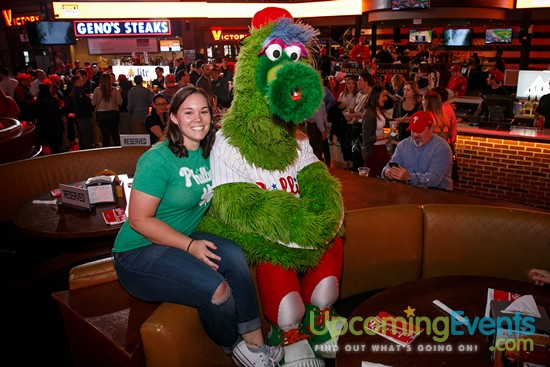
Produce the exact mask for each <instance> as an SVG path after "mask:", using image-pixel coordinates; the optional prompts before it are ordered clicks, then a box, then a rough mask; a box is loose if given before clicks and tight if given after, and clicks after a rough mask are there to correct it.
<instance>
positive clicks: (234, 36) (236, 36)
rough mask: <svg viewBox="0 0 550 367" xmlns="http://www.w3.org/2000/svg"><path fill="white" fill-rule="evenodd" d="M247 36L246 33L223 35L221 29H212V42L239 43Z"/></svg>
mask: <svg viewBox="0 0 550 367" xmlns="http://www.w3.org/2000/svg"><path fill="white" fill-rule="evenodd" d="M246 36H248V34H247V33H223V32H222V30H221V29H213V30H212V37H214V41H220V40H221V41H239V40H242V39H243V38H245V37H246Z"/></svg>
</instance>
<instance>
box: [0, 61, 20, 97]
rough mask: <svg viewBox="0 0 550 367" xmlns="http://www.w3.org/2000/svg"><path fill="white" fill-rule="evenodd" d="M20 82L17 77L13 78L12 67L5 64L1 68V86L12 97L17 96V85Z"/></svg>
mask: <svg viewBox="0 0 550 367" xmlns="http://www.w3.org/2000/svg"><path fill="white" fill-rule="evenodd" d="M18 84H19V82H18V81H17V79H14V78H12V76H11V73H10V69H8V68H7V67H5V66H4V67H1V68H0V88H2V89H3V90H4V92H6V94H7V95H8V96H10V97H11V98H15V95H14V92H15V87H17V85H18Z"/></svg>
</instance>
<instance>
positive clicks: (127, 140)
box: [120, 134, 151, 147]
mask: <svg viewBox="0 0 550 367" xmlns="http://www.w3.org/2000/svg"><path fill="white" fill-rule="evenodd" d="M120 145H121V146H123V147H131V146H149V145H151V137H150V136H149V134H120Z"/></svg>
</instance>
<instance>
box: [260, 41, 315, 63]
mask: <svg viewBox="0 0 550 367" xmlns="http://www.w3.org/2000/svg"><path fill="white" fill-rule="evenodd" d="M283 51H284V53H285V54H287V55H288V57H289V58H290V60H292V61H298V60H299V59H300V58H302V57H309V52H308V51H307V49H306V48H305V47H304V45H303V44H301V43H298V42H292V43H291V44H286V43H285V42H284V41H283V40H282V39H280V38H274V39H272V40H270V41H269V42H268V43H267V44H266V45H265V46H264V47H263V48H262V50H261V51H260V52H258V56H263V55H266V56H267V57H268V59H269V60H271V61H276V60H278V59H279V58H280V57H281V56H282V55H283Z"/></svg>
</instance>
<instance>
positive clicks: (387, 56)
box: [374, 42, 393, 64]
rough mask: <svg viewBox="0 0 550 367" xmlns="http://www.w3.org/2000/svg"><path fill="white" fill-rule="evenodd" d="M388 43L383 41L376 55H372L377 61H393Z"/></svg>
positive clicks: (382, 62)
mask: <svg viewBox="0 0 550 367" xmlns="http://www.w3.org/2000/svg"><path fill="white" fill-rule="evenodd" d="M389 45H390V44H389V43H388V42H384V43H383V44H382V49H381V50H380V51H378V52H377V53H376V56H374V58H375V59H376V62H377V63H380V64H391V63H392V62H393V56H392V54H391V52H390V51H389V50H388V47H389Z"/></svg>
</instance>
